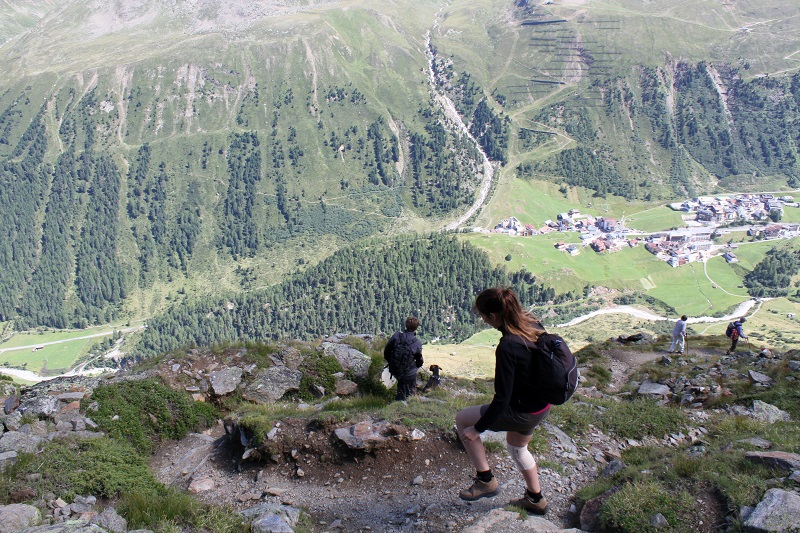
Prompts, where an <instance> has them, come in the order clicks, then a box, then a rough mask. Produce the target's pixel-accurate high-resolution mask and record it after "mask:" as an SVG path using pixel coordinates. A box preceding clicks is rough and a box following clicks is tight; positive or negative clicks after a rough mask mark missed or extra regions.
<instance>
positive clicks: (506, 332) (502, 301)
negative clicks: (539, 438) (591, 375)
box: [456, 288, 550, 514]
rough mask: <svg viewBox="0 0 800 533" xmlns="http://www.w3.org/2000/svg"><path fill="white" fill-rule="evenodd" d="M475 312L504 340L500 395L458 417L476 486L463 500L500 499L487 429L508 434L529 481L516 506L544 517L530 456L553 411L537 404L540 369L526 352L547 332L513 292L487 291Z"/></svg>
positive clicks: (543, 503)
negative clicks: (534, 438) (483, 436)
mask: <svg viewBox="0 0 800 533" xmlns="http://www.w3.org/2000/svg"><path fill="white" fill-rule="evenodd" d="M475 310H476V311H477V312H478V314H479V315H480V316H481V318H482V319H483V321H484V322H486V323H487V324H489V325H490V326H492V327H494V328H496V329H499V330H500V331H501V332H502V334H503V336H502V338H501V339H500V342H499V343H498V345H497V349H496V350H495V359H496V366H495V382H494V389H495V394H494V398H493V399H492V402H491V403H490V404H488V405H475V406H472V407H467V408H466V409H462V410H461V411H459V412H458V414H457V415H456V426H457V428H458V435H459V437H460V439H461V442H462V443H463V444H464V448H465V449H466V451H467V455H468V456H469V458H470V461H471V462H472V465H473V466H474V467H475V470H476V471H477V475H476V477H475V481H474V483H473V484H472V486H470V487H469V488H467V489H464V490H462V491H461V492H460V493H459V496H460V497H461V499H464V500H468V501H473V500H477V499H479V498H485V497H490V496H495V495H496V494H498V493H499V492H500V488H499V483H498V482H497V479H495V477H494V475H493V474H492V470H491V468H489V462H488V460H487V458H486V449H485V448H484V446H483V442H482V441H481V436H480V435H481V433H482V432H483V431H486V430H487V429H491V430H492V431H505V432H506V449H507V450H508V453H509V455H510V456H511V459H512V460H513V461H514V463H515V464H516V466H517V468H518V469H519V471H520V472H521V473H522V477H523V478H524V479H525V488H526V491H525V495H524V496H523V497H522V498H520V499H518V500H513V501H511V503H510V504H511V505H514V506H516V507H521V508H523V509H525V510H526V511H528V512H531V513H535V514H544V513H545V512H546V511H547V500H545V499H544V497H543V496H542V493H541V486H540V484H539V471H538V469H537V467H536V461H535V460H534V458H533V456H532V455H531V453H530V451H529V450H528V443H529V442H530V440H531V435H533V430H534V428H536V426H538V425H539V424H540V423H541V422H542V421H543V420H544V419H545V418H546V417H547V414H548V413H549V412H550V405H549V404H548V403H546V402H543V401H542V400H539V399H537V398H536V397H535V396H534V395H533V394H532V393H534V392H535V391H534V387H531V383H534V382H535V380H534V376H533V373H534V372H536V366H535V365H534V364H532V363H533V359H532V357H531V353H530V352H529V351H528V349H527V347H526V345H527V346H530V345H532V344H533V343H534V342H535V341H536V339H537V338H538V337H539V335H541V333H543V332H544V330H543V329H542V327H541V324H540V323H539V322H538V320H536V318H535V317H534V316H533V315H531V314H530V313H528V312H526V311H523V310H522V306H521V305H520V303H519V300H518V299H517V295H516V294H515V293H514V291H512V290H511V289H500V288H496V289H487V290H485V291H483V292H481V293H480V294H479V295H478V297H477V298H476V300H475Z"/></svg>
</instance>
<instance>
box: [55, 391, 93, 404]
mask: <svg viewBox="0 0 800 533" xmlns="http://www.w3.org/2000/svg"><path fill="white" fill-rule="evenodd" d="M85 397H86V393H85V392H65V393H63V394H59V395H58V396H56V399H58V400H59V401H62V402H74V401H80V400H83V399H84V398H85Z"/></svg>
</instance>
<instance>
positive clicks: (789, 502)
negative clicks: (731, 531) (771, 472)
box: [744, 489, 800, 532]
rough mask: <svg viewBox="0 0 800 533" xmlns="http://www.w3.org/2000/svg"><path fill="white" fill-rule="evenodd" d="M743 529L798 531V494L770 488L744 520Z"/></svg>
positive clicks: (799, 507) (799, 502)
mask: <svg viewBox="0 0 800 533" xmlns="http://www.w3.org/2000/svg"><path fill="white" fill-rule="evenodd" d="M744 527H745V531H751V532H766V531H769V532H772V531H775V532H778V531H781V532H790V531H794V532H797V531H800V494H798V493H796V492H794V491H786V490H783V489H770V490H768V491H767V493H766V494H765V495H764V498H763V499H762V500H761V501H760V502H759V503H758V505H756V508H755V510H754V511H753V512H752V513H751V514H750V516H748V517H747V520H745V521H744Z"/></svg>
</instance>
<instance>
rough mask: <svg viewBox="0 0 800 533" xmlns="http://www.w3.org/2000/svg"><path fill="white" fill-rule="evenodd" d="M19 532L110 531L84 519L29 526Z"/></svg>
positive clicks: (98, 532)
mask: <svg viewBox="0 0 800 533" xmlns="http://www.w3.org/2000/svg"><path fill="white" fill-rule="evenodd" d="M19 533H110V532H109V531H107V530H105V529H103V528H102V527H100V526H98V525H97V524H90V523H89V522H86V521H84V520H68V521H66V522H61V523H58V524H53V525H50V526H39V527H30V528H28V529H23V530H22V531H20V532H19Z"/></svg>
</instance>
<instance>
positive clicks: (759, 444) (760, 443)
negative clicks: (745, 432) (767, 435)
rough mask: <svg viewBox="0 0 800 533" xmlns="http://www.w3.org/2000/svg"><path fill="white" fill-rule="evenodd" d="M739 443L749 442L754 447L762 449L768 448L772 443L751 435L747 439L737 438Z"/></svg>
mask: <svg viewBox="0 0 800 533" xmlns="http://www.w3.org/2000/svg"><path fill="white" fill-rule="evenodd" d="M736 442H739V443H741V444H749V445H750V446H754V447H756V448H761V449H762V450H769V449H770V448H772V443H771V442H770V441H768V440H766V439H760V438H758V437H752V438H749V439H741V440H737V441H736Z"/></svg>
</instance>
